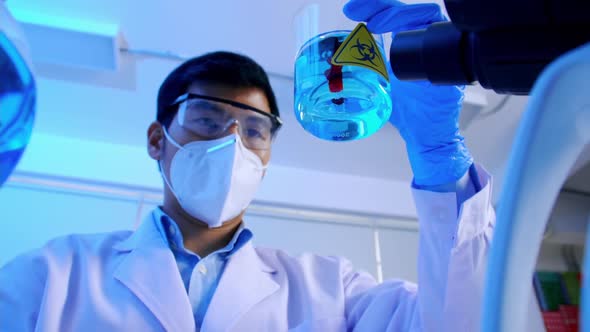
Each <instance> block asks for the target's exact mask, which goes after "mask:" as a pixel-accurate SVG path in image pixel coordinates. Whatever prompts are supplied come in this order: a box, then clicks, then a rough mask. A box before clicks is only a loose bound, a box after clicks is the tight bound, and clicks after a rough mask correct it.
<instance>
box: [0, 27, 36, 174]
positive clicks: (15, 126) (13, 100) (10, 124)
mask: <svg viewBox="0 0 590 332" xmlns="http://www.w3.org/2000/svg"><path fill="white" fill-rule="evenodd" d="M35 97H36V88H35V81H34V79H33V76H32V74H31V72H30V71H29V69H28V67H27V65H26V63H25V61H24V60H23V58H22V57H21V56H20V54H19V53H18V51H17V49H16V48H15V47H14V45H13V44H12V43H11V42H10V40H8V38H7V37H6V35H4V34H3V33H2V32H0V185H2V184H3V183H4V181H5V180H6V179H7V178H8V176H9V175H10V173H12V171H13V170H14V168H15V167H16V164H17V163H18V161H19V159H20V157H21V155H22V154H23V151H24V150H25V147H26V146H27V144H28V142H29V139H30V137H31V130H32V127H33V120H34V115H35Z"/></svg>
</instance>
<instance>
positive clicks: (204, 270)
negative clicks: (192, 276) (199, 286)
mask: <svg viewBox="0 0 590 332" xmlns="http://www.w3.org/2000/svg"><path fill="white" fill-rule="evenodd" d="M198 269H199V272H201V274H202V275H205V274H207V268H206V267H205V265H199V266H198Z"/></svg>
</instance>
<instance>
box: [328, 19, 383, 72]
mask: <svg viewBox="0 0 590 332" xmlns="http://www.w3.org/2000/svg"><path fill="white" fill-rule="evenodd" d="M331 62H332V64H334V65H338V66H343V65H352V66H360V67H365V68H368V69H371V70H373V71H375V72H377V73H379V74H381V75H382V76H383V77H385V79H386V80H388V81H389V74H388V73H387V69H386V67H385V61H384V60H383V56H382V55H381V51H380V49H379V47H377V43H376V42H375V39H373V36H372V35H371V33H370V32H369V30H368V29H367V26H366V25H365V24H363V23H359V25H357V26H356V28H354V30H353V31H352V32H351V33H350V34H349V35H348V37H346V39H345V40H344V41H343V42H342V45H340V47H339V48H338V49H337V50H336V52H335V53H334V56H333V57H332V60H331Z"/></svg>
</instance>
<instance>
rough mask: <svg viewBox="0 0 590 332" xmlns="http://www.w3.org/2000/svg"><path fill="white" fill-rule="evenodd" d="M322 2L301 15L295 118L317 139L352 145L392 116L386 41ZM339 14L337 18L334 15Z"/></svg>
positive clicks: (299, 22) (303, 11) (374, 130)
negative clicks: (385, 55) (325, 11)
mask: <svg viewBox="0 0 590 332" xmlns="http://www.w3.org/2000/svg"><path fill="white" fill-rule="evenodd" d="M323 9H324V8H320V6H319V5H318V4H312V5H308V6H306V7H305V8H304V9H303V10H301V11H300V13H299V14H298V15H297V16H296V17H295V31H296V40H297V46H298V49H299V51H298V53H297V57H296V60H295V105H294V106H295V117H296V118H297V120H298V121H299V123H300V124H301V125H302V126H303V128H304V129H305V130H306V131H307V132H309V133H311V134H312V135H314V136H316V137H318V138H321V139H325V140H330V141H351V140H356V139H361V138H365V137H367V136H370V135H372V134H374V133H375V132H377V131H378V130H379V129H380V128H381V127H382V126H383V125H384V124H385V123H387V121H388V119H389V116H390V115H391V111H392V110H391V99H390V97H389V92H390V91H389V90H390V83H389V74H388V70H387V67H386V66H387V60H386V59H385V57H384V54H385V53H384V52H383V38H382V37H381V35H375V34H372V33H370V32H369V30H368V29H367V28H366V26H365V25H364V24H362V23H361V24H358V25H357V26H356V27H355V28H354V29H350V28H351V27H354V25H355V24H356V23H354V22H352V21H349V20H348V19H346V18H345V17H344V15H341V14H340V15H337V14H339V12H337V13H335V11H338V10H339V9H333V10H331V11H330V15H329V16H328V14H327V13H326V14H322V15H323V16H322V15H320V14H321V12H320V10H323ZM332 14H333V15H332Z"/></svg>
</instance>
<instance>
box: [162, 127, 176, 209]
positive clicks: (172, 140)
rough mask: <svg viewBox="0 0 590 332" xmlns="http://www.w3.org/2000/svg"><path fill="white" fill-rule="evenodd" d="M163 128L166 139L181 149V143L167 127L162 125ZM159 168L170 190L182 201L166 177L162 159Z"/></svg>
mask: <svg viewBox="0 0 590 332" xmlns="http://www.w3.org/2000/svg"><path fill="white" fill-rule="evenodd" d="M162 129H163V131H164V137H166V139H167V140H168V141H170V143H172V145H174V146H176V147H177V148H179V149H182V146H180V144H178V143H177V142H176V141H175V140H174V139H173V138H172V137H171V136H170V135H169V134H168V131H167V130H166V127H164V126H162ZM158 168H159V169H160V174H161V175H162V178H163V179H164V182H165V183H166V185H167V186H168V188H170V191H171V192H172V194H173V195H174V197H176V200H178V201H180V198H179V197H178V195H177V194H176V191H174V188H172V184H171V183H170V182H169V181H168V178H167V177H166V174H165V173H164V167H162V159H160V160H158Z"/></svg>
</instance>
